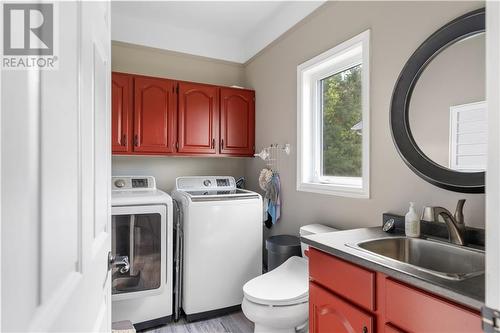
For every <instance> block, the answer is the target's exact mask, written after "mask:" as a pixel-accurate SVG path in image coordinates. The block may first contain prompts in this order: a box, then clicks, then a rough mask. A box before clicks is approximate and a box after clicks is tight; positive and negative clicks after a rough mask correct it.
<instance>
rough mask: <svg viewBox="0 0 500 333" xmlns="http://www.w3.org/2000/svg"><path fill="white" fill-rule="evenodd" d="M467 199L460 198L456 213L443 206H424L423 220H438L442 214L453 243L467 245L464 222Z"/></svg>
mask: <svg viewBox="0 0 500 333" xmlns="http://www.w3.org/2000/svg"><path fill="white" fill-rule="evenodd" d="M464 204H465V199H461V200H458V203H457V208H456V209H455V215H451V213H450V211H449V210H447V209H446V208H443V207H424V211H423V212H422V220H423V221H428V222H438V221H439V216H441V217H442V218H443V220H444V222H445V223H446V226H447V227H448V233H449V235H450V236H449V239H450V242H451V243H453V244H458V245H465V222H464V213H463V209H464Z"/></svg>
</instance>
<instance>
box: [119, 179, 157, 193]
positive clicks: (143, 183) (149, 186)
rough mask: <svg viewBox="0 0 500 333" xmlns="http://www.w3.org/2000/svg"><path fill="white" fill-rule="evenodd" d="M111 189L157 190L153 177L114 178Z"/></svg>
mask: <svg viewBox="0 0 500 333" xmlns="http://www.w3.org/2000/svg"><path fill="white" fill-rule="evenodd" d="M111 188H112V190H113V191H137V190H155V189H156V181H155V178H154V177H153V176H113V177H111Z"/></svg>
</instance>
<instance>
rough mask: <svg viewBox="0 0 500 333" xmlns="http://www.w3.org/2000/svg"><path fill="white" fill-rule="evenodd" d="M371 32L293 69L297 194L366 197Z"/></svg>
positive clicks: (367, 188) (362, 34) (367, 185)
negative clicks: (295, 79)
mask: <svg viewBox="0 0 500 333" xmlns="http://www.w3.org/2000/svg"><path fill="white" fill-rule="evenodd" d="M369 39H370V32H369V31H365V32H363V33H361V34H360V35H358V36H356V37H354V38H352V39H350V40H348V41H346V42H344V43H342V44H340V45H338V46H336V47H334V48H333V49H330V50H328V51H326V52H324V53H322V54H320V55H318V56H317V57H315V58H313V59H311V60H309V61H306V62H305V63H303V64H301V65H299V66H298V67H297V116H298V118H297V127H298V128H297V130H298V143H297V147H298V155H297V159H298V160H297V190H299V191H307V192H316V193H324V194H333V195H343V196H350V197H360V198H368V197H369V170H370V167H369V128H370V123H369V81H370V80H369V65H370V64H369Z"/></svg>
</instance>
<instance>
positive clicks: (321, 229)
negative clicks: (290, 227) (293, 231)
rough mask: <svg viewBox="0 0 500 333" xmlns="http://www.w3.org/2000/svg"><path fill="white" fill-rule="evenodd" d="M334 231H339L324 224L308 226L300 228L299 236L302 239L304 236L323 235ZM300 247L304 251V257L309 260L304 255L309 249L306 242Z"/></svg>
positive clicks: (301, 243)
mask: <svg viewBox="0 0 500 333" xmlns="http://www.w3.org/2000/svg"><path fill="white" fill-rule="evenodd" d="M332 231H338V229H335V228H332V227H328V226H326V225H323V224H318V223H316V224H308V225H305V226H302V227H300V230H299V235H300V237H302V236H307V235H315V234H322V233H325V232H332ZM300 247H301V249H302V257H304V258H307V257H306V256H305V255H304V251H305V250H307V249H308V248H309V245H307V244H306V243H304V242H300Z"/></svg>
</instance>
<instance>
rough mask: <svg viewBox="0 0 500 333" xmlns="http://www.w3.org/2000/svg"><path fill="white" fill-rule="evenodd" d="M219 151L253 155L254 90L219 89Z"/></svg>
mask: <svg viewBox="0 0 500 333" xmlns="http://www.w3.org/2000/svg"><path fill="white" fill-rule="evenodd" d="M220 103H221V105H220V117H221V121H220V126H221V128H220V153H221V154H227V155H237V156H253V154H254V150H255V149H254V145H255V92H254V91H252V90H245V89H238V88H221V89H220Z"/></svg>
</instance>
